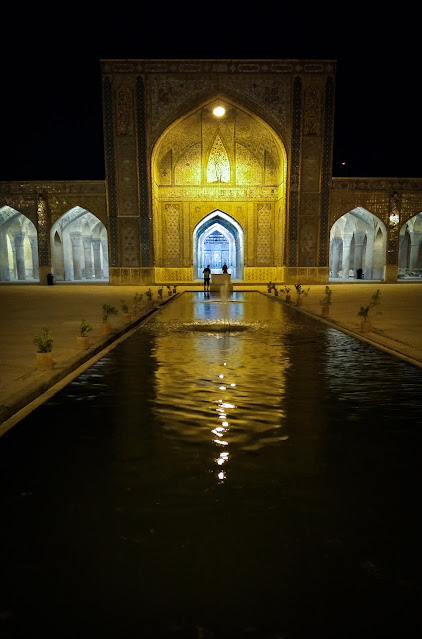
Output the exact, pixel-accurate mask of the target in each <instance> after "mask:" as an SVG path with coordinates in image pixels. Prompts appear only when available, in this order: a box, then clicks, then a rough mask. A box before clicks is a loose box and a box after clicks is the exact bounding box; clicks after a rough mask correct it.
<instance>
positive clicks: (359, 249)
mask: <svg viewBox="0 0 422 639" xmlns="http://www.w3.org/2000/svg"><path fill="white" fill-rule="evenodd" d="M364 240H365V233H364V232H363V231H360V232H359V233H355V260H354V265H353V266H354V269H355V274H356V271H357V269H358V268H362V257H363V242H364Z"/></svg>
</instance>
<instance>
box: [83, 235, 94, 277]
mask: <svg viewBox="0 0 422 639" xmlns="http://www.w3.org/2000/svg"><path fill="white" fill-rule="evenodd" d="M82 241H83V245H84V257H85V279H86V280H92V253H91V242H92V237H91V236H90V235H84V236H83V238H82Z"/></svg>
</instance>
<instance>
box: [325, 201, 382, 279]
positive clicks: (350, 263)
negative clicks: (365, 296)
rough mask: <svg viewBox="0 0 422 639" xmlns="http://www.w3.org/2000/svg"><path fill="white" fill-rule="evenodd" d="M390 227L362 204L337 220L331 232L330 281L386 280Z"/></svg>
mask: <svg viewBox="0 0 422 639" xmlns="http://www.w3.org/2000/svg"><path fill="white" fill-rule="evenodd" d="M386 242H387V229H386V228H385V224H384V223H383V222H382V220H380V219H379V218H378V217H376V215H374V214H373V213H371V212H370V211H367V210H366V209H364V208H363V207H361V206H357V207H356V208H354V209H352V210H350V211H348V212H347V213H345V214H344V215H342V216H341V217H340V218H339V219H338V220H336V222H334V224H333V226H332V227H331V231H330V280H343V281H344V280H356V279H365V280H383V279H384V272H385V264H386Z"/></svg>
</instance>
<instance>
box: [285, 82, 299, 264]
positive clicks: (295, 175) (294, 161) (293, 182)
mask: <svg viewBox="0 0 422 639" xmlns="http://www.w3.org/2000/svg"><path fill="white" fill-rule="evenodd" d="M292 103H293V118H292V155H291V167H290V207H289V246H288V255H289V266H296V265H297V239H298V229H297V224H298V214H299V186H300V153H301V135H302V80H301V78H300V77H299V76H297V77H296V78H295V79H294V82H293V96H292Z"/></svg>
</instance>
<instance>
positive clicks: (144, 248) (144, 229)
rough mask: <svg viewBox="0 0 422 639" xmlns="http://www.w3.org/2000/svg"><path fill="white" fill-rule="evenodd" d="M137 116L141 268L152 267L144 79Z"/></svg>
mask: <svg viewBox="0 0 422 639" xmlns="http://www.w3.org/2000/svg"><path fill="white" fill-rule="evenodd" d="M136 116H137V125H138V126H137V133H138V166H139V204H140V209H141V210H140V218H141V220H140V235H141V266H150V263H151V262H150V237H149V227H150V224H149V194H148V159H147V142H146V126H145V124H146V123H145V87H144V81H143V78H142V77H138V78H137V80H136Z"/></svg>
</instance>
